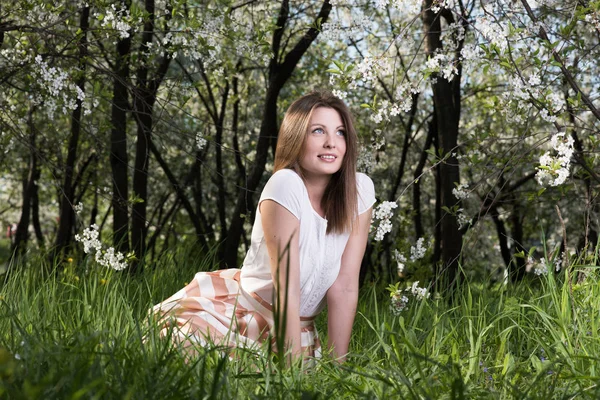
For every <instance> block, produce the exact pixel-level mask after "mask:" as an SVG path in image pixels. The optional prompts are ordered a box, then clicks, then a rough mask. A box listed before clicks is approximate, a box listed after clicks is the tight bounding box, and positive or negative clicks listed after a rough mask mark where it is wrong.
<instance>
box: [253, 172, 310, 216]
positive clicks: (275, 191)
mask: <svg viewBox="0 0 600 400" xmlns="http://www.w3.org/2000/svg"><path fill="white" fill-rule="evenodd" d="M305 190H306V189H305V186H304V183H303V181H302V178H300V176H299V175H298V174H297V173H296V172H295V171H293V170H291V169H280V170H279V171H277V172H275V173H274V174H273V175H271V177H270V178H269V180H268V181H267V184H266V185H265V187H264V188H263V191H262V193H261V195H260V200H259V203H260V202H262V201H263V200H274V201H275V202H277V203H279V204H281V205H282V206H284V207H285V208H287V209H288V210H290V211H291V213H292V214H294V215H295V216H296V217H298V219H300V215H301V213H302V209H303V204H304V201H305V197H306V195H305V194H304V191H305Z"/></svg>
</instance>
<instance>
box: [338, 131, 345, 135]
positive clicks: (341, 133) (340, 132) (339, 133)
mask: <svg viewBox="0 0 600 400" xmlns="http://www.w3.org/2000/svg"><path fill="white" fill-rule="evenodd" d="M337 134H338V136H346V131H342V130H339V131H337Z"/></svg>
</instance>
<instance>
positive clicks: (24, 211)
mask: <svg viewBox="0 0 600 400" xmlns="http://www.w3.org/2000/svg"><path fill="white" fill-rule="evenodd" d="M33 112H34V109H33V108H32V109H30V110H29V113H28V124H29V166H28V167H29V168H28V172H27V177H25V178H24V179H23V203H22V204H21V217H20V218H19V223H18V224H17V232H16V233H15V241H14V243H13V247H12V249H11V250H12V251H11V253H12V255H13V257H14V259H19V258H20V257H21V256H22V255H23V254H24V253H25V250H26V249H27V241H28V239H29V221H30V217H31V201H32V198H33V196H34V190H35V187H36V186H35V179H36V171H37V170H38V165H37V164H38V160H37V151H38V150H37V147H36V143H35V141H36V133H37V132H36V129H35V126H34V124H33Z"/></svg>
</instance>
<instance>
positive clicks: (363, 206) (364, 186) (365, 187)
mask: <svg viewBox="0 0 600 400" xmlns="http://www.w3.org/2000/svg"><path fill="white" fill-rule="evenodd" d="M356 186H357V191H358V213H359V214H362V213H363V212H365V211H367V210H368V209H369V208H371V207H372V206H373V204H375V185H374V184H373V181H372V180H371V178H369V177H368V176H367V175H366V174H363V173H362V172H357V173H356Z"/></svg>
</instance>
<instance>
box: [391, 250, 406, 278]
mask: <svg viewBox="0 0 600 400" xmlns="http://www.w3.org/2000/svg"><path fill="white" fill-rule="evenodd" d="M393 257H394V260H395V261H396V263H397V264H398V275H402V273H403V272H404V268H405V266H406V257H405V256H404V254H402V253H400V252H399V251H398V249H394V255H393Z"/></svg>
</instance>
